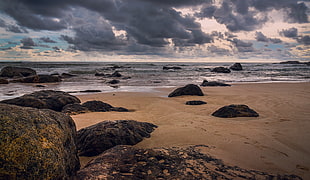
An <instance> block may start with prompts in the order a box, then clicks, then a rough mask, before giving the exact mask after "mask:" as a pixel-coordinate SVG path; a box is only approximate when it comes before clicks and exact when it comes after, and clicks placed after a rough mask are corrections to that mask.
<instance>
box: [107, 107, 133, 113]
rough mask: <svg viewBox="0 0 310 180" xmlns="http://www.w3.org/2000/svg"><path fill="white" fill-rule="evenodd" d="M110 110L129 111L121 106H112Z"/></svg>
mask: <svg viewBox="0 0 310 180" xmlns="http://www.w3.org/2000/svg"><path fill="white" fill-rule="evenodd" d="M110 111H116V112H129V110H128V109H126V108H123V107H113V108H111V109H110Z"/></svg>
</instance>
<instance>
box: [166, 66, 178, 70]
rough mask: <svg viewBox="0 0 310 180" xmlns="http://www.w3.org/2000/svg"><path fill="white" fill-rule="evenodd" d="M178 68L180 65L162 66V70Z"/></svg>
mask: <svg viewBox="0 0 310 180" xmlns="http://www.w3.org/2000/svg"><path fill="white" fill-rule="evenodd" d="M170 69H172V70H179V69H182V68H181V67H178V66H164V67H163V70H170Z"/></svg>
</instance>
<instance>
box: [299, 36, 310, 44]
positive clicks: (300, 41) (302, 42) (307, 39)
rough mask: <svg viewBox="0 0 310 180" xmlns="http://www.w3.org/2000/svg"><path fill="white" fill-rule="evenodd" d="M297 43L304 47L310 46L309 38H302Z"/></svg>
mask: <svg viewBox="0 0 310 180" xmlns="http://www.w3.org/2000/svg"><path fill="white" fill-rule="evenodd" d="M298 42H299V43H301V44H304V45H310V36H302V37H300V38H299V39H298Z"/></svg>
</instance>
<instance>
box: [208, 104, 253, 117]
mask: <svg viewBox="0 0 310 180" xmlns="http://www.w3.org/2000/svg"><path fill="white" fill-rule="evenodd" d="M212 116H216V117H221V118H234V117H258V116H259V114H258V113H257V112H255V111H254V110H253V109H250V108H249V107H248V106H247V105H242V104H241V105H235V104H232V105H229V106H224V107H222V108H220V109H218V110H217V111H215V112H214V113H213V114H212Z"/></svg>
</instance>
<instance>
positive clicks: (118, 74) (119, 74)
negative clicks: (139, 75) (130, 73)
mask: <svg viewBox="0 0 310 180" xmlns="http://www.w3.org/2000/svg"><path fill="white" fill-rule="evenodd" d="M111 77H122V75H121V73H119V72H118V71H115V72H114V73H113V74H111Z"/></svg>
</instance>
